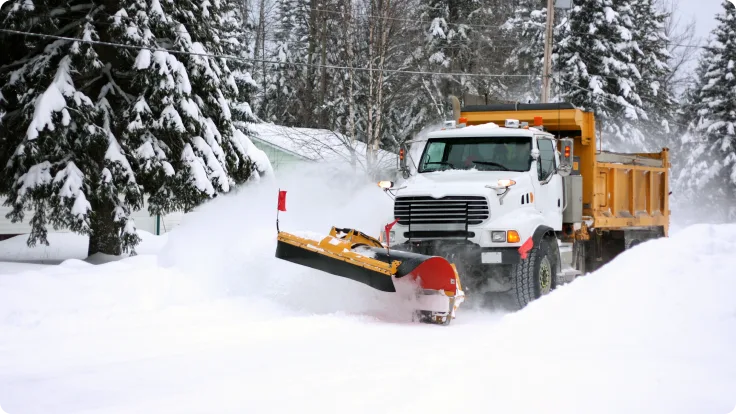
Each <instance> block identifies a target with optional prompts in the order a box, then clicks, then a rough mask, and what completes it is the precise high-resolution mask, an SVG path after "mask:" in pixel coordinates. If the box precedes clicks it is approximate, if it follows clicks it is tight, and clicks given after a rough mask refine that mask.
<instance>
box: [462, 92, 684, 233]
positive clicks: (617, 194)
mask: <svg viewBox="0 0 736 414" xmlns="http://www.w3.org/2000/svg"><path fill="white" fill-rule="evenodd" d="M458 105H459V103H456V106H455V121H456V122H458V123H465V124H466V125H479V124H485V123H489V122H493V123H496V124H498V125H499V126H502V125H504V124H505V121H506V119H518V120H519V121H521V122H527V123H528V124H529V125H532V126H533V125H535V118H541V121H542V125H543V129H544V130H545V131H547V132H550V133H552V134H554V135H556V136H558V137H560V138H573V139H574V142H575V145H574V148H573V156H574V157H576V159H577V160H578V162H577V165H576V166H575V169H576V170H577V171H579V173H580V175H581V176H582V181H583V194H582V196H583V216H584V220H586V222H588V225H589V227H592V228H598V229H607V230H616V229H630V228H634V227H663V229H664V234H665V235H666V234H667V233H668V229H669V215H670V211H669V201H668V200H669V192H670V191H669V169H670V158H669V150H668V149H667V148H663V149H662V151H660V152H657V153H614V152H606V151H601V150H600V149H598V148H596V143H597V139H596V133H595V131H596V125H595V117H594V114H593V113H592V112H585V111H582V110H580V109H578V108H575V107H574V106H572V105H570V104H566V103H561V104H502V105H476V106H469V107H466V108H462V109H460V108H459V106H458ZM538 120H539V119H537V121H538ZM591 221H592V223H591Z"/></svg>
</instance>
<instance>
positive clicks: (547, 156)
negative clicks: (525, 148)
mask: <svg viewBox="0 0 736 414" xmlns="http://www.w3.org/2000/svg"><path fill="white" fill-rule="evenodd" d="M537 145H538V146H539V164H538V165H539V181H544V180H546V179H547V178H548V177H549V176H550V174H553V173H554V172H555V147H554V145H553V144H552V140H549V139H540V140H538V141H537Z"/></svg>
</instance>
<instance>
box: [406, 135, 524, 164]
mask: <svg viewBox="0 0 736 414" xmlns="http://www.w3.org/2000/svg"><path fill="white" fill-rule="evenodd" d="M531 150H532V140H531V138H530V137H489V138H438V139H431V140H429V141H428V142H427V146H426V148H425V149H424V154H422V159H421V161H420V163H419V169H418V171H419V172H420V173H423V172H432V171H444V170H471V169H473V168H475V169H477V170H481V171H529V169H530V168H531V161H532V158H531Z"/></svg>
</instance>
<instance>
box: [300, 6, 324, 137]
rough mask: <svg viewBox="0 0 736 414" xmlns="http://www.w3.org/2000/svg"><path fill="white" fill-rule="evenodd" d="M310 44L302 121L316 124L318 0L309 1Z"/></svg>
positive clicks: (307, 123) (307, 124)
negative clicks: (315, 86) (315, 54)
mask: <svg viewBox="0 0 736 414" xmlns="http://www.w3.org/2000/svg"><path fill="white" fill-rule="evenodd" d="M309 7H310V10H309V39H308V42H309V46H308V50H307V65H308V66H307V79H305V88H306V91H305V93H304V105H303V106H302V119H301V120H300V123H301V124H302V125H304V126H307V127H311V126H314V124H315V122H314V118H313V114H314V78H315V76H314V74H315V70H314V52H315V50H316V49H317V45H316V42H317V33H318V31H317V19H318V14H319V8H320V7H321V4H320V2H319V1H318V0H312V1H311V2H310V3H309Z"/></svg>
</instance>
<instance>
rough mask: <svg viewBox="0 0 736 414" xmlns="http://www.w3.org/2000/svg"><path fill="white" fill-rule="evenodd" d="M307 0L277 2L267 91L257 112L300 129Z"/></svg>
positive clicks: (304, 74)
mask: <svg viewBox="0 0 736 414" xmlns="http://www.w3.org/2000/svg"><path fill="white" fill-rule="evenodd" d="M310 12H311V7H310V1H309V0H279V1H278V27H277V29H276V32H275V37H276V47H275V50H274V52H273V55H272V58H271V60H273V61H276V62H279V63H277V64H273V65H271V71H270V73H269V74H268V80H267V83H268V90H267V91H265V97H264V100H263V104H262V106H261V109H260V114H259V115H260V117H261V118H262V119H263V120H266V121H269V122H278V123H279V124H280V125H287V126H305V125H300V122H299V121H300V113H301V112H300V111H301V110H302V108H303V105H304V102H303V98H304V96H303V95H302V93H303V92H304V90H305V89H306V82H307V79H306V69H305V66H303V64H305V63H308V62H307V52H308V48H309V45H308V43H309V26H308V24H309V16H310Z"/></svg>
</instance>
